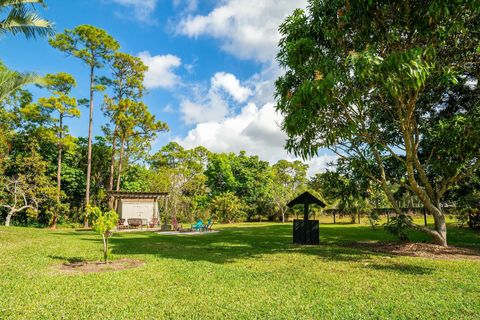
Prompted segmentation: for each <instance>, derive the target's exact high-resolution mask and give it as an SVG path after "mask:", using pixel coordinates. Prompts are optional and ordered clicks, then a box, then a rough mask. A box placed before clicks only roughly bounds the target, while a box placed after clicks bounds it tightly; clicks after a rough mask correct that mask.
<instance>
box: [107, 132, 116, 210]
mask: <svg viewBox="0 0 480 320" xmlns="http://www.w3.org/2000/svg"><path fill="white" fill-rule="evenodd" d="M117 132H118V124H115V130H113V138H112V156H111V158H110V178H109V180H108V191H112V190H113V180H114V176H115V154H116V153H117ZM113 206H114V198H113V197H112V196H110V198H109V201H108V207H109V208H110V209H113Z"/></svg>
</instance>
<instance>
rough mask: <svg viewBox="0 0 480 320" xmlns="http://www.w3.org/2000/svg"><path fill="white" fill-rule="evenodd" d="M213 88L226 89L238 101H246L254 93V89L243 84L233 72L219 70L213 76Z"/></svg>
mask: <svg viewBox="0 0 480 320" xmlns="http://www.w3.org/2000/svg"><path fill="white" fill-rule="evenodd" d="M212 88H213V89H214V90H219V89H223V90H225V91H226V92H227V93H228V94H229V95H230V96H231V97H232V98H233V99H234V100H235V101H236V102H238V103H242V102H245V101H246V100H247V99H248V98H249V97H250V96H251V95H252V91H251V90H250V89H249V88H247V87H244V86H242V85H241V83H240V80H238V79H237V78H236V77H235V76H234V75H233V74H231V73H225V72H217V73H216V74H215V75H214V76H213V78H212Z"/></svg>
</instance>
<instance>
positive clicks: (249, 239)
mask: <svg viewBox="0 0 480 320" xmlns="http://www.w3.org/2000/svg"><path fill="white" fill-rule="evenodd" d="M217 229H219V230H220V231H221V232H220V233H215V234H206V235H201V236H186V235H182V236H166V235H159V234H155V233H129V234H126V233H123V234H117V235H115V236H114V238H113V239H112V252H113V254H114V259H120V258H132V259H139V260H142V261H144V262H145V264H144V265H143V266H141V267H139V268H137V269H130V270H123V271H116V272H104V273H90V274H82V275H65V274H60V273H58V272H57V271H55V270H53V268H52V266H55V265H58V264H61V263H63V262H65V261H67V260H71V259H75V258H78V259H88V260H99V259H100V258H101V256H102V253H101V242H100V239H99V237H98V236H96V235H95V234H93V233H91V232H79V231H74V230H58V231H55V232H52V231H49V230H42V229H27V228H4V227H0V319H17V318H18V319H127V318H130V319H164V318H165V319H172V318H184V319H185V318H186V319H200V318H209V319H212V318H217V319H234V318H235V319H254V318H261V319H299V318H302V319H434V318H435V319H479V318H480V300H479V298H480V281H479V280H480V261H469V260H457V261H452V260H430V259H424V258H414V257H399V256H393V257H391V256H388V255H385V254H377V253H370V252H366V251H363V250H361V249H350V248H348V247H345V246H339V244H341V243H345V242H349V241H361V240H381V241H387V240H393V239H392V238H391V236H389V235H388V234H386V233H385V232H384V231H383V230H382V229H380V230H377V231H372V230H371V229H370V228H369V227H367V226H355V225H345V224H340V225H332V224H324V225H322V226H321V229H320V232H321V241H322V242H323V244H322V245H321V246H318V247H297V246H293V245H291V225H290V224H286V225H281V224H267V223H263V224H262V223H256V224H237V225H230V226H218V227H217ZM414 237H415V238H416V239H417V240H421V239H422V238H421V237H422V236H421V235H414ZM450 243H451V244H457V245H470V246H476V247H480V235H479V234H475V233H472V232H469V231H467V230H459V229H456V228H454V227H451V228H450Z"/></svg>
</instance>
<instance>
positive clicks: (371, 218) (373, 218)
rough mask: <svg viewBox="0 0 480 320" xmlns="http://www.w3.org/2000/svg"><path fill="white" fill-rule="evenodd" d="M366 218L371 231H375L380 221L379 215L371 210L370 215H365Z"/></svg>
mask: <svg viewBox="0 0 480 320" xmlns="http://www.w3.org/2000/svg"><path fill="white" fill-rule="evenodd" d="M367 218H368V223H370V226H371V227H372V229H373V230H376V228H377V226H378V223H379V221H380V215H379V214H378V212H377V211H375V210H372V211H370V213H369V214H368V215H367Z"/></svg>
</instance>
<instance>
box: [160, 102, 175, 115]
mask: <svg viewBox="0 0 480 320" xmlns="http://www.w3.org/2000/svg"><path fill="white" fill-rule="evenodd" d="M162 111H163V112H165V113H174V112H175V110H173V107H172V105H171V104H167V105H166V106H165V107H164V108H163V109H162Z"/></svg>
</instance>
